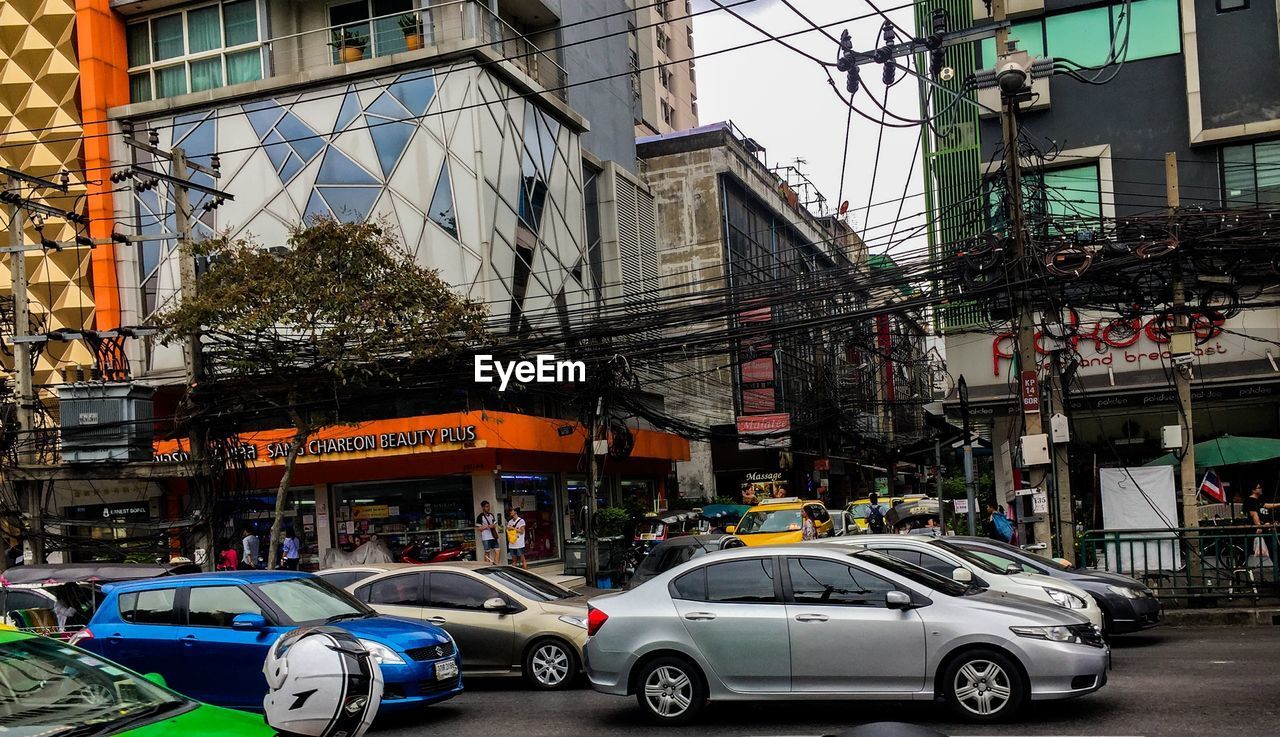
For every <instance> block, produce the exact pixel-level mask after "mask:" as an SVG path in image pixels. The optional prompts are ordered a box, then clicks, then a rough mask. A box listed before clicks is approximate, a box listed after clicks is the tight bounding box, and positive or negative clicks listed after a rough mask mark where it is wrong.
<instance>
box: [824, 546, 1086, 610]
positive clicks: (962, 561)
mask: <svg viewBox="0 0 1280 737" xmlns="http://www.w3.org/2000/svg"><path fill="white" fill-rule="evenodd" d="M813 542H815V543H820V544H832V543H834V544H837V545H848V546H852V547H859V548H868V549H871V550H876V551H879V552H881V553H884V554H885V555H891V556H893V557H894V558H897V559H899V560H901V561H904V562H906V563H910V564H912V565H917V566H920V567H921V568H924V569H927V570H930V571H933V572H934V573H937V574H940V575H943V576H946V577H947V578H951V579H954V580H956V581H961V582H966V583H967V582H969V581H972V582H973V583H975V584H977V585H979V586H983V587H985V588H988V589H991V590H992V591H1000V592H1003V593H1006V594H1015V595H1017V596H1025V597H1027V598H1028V599H1038V600H1040V601H1046V602H1050V603H1052V604H1057V605H1058V606H1060V607H1063V608H1065V609H1070V610H1072V611H1075V612H1078V613H1079V614H1081V615H1083V616H1085V617H1087V618H1088V620H1089V621H1090V622H1092V623H1093V624H1094V626H1096V627H1097V628H1098V631H1099V632H1101V631H1102V620H1103V617H1102V610H1101V609H1100V608H1099V607H1098V603H1097V602H1096V601H1094V600H1093V597H1092V596H1090V595H1089V594H1088V592H1086V591H1085V590H1084V589H1082V588H1080V587H1079V586H1076V585H1075V584H1073V583H1070V582H1067V581H1060V580H1057V579H1051V578H1048V577H1046V576H1028V575H1025V574H1012V573H1007V572H1005V571H1002V570H1000V569H999V568H997V567H996V566H994V565H992V564H991V563H989V562H988V561H986V560H983V559H982V558H979V557H978V556H976V555H974V554H973V553H970V552H969V551H967V550H965V549H964V548H961V547H959V546H956V545H952V544H951V543H949V542H947V541H946V540H945V539H941V538H928V537H924V536H920V535H857V536H852V537H837V538H825V539H822V540H814V541H813Z"/></svg>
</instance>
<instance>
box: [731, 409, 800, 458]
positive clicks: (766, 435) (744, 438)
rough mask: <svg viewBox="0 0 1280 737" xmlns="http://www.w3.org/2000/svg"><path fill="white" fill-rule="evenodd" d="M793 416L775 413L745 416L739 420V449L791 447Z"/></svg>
mask: <svg viewBox="0 0 1280 737" xmlns="http://www.w3.org/2000/svg"><path fill="white" fill-rule="evenodd" d="M790 430H791V415H789V414H787V413H786V412H775V413H772V414H767V415H743V416H741V417H739V418H738V449H739V450H756V449H759V448H790V447H791V438H790Z"/></svg>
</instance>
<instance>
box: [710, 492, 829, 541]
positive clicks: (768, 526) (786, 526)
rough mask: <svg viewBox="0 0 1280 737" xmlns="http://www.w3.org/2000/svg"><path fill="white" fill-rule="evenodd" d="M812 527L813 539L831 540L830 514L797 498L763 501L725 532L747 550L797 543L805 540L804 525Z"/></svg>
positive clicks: (815, 504) (811, 502)
mask: <svg viewBox="0 0 1280 737" xmlns="http://www.w3.org/2000/svg"><path fill="white" fill-rule="evenodd" d="M806 518H808V519H809V520H810V521H812V523H813V531H814V533H813V534H814V537H831V536H832V535H833V534H835V525H834V524H833V523H832V522H831V513H830V512H828V511H827V508H826V506H824V505H823V504H822V502H818V501H804V500H801V499H800V498H799V497H794V496H791V497H783V498H781V499H765V500H763V501H761V502H760V503H759V504H757V505H755V506H754V507H752V508H751V509H748V510H747V513H746V514H744V515H742V520H741V521H739V522H738V524H737V525H736V526H732V527H729V528H727V529H726V530H725V532H728V533H729V534H731V535H736V536H738V538H739V539H741V540H742V542H744V543H746V544H747V545H748V546H755V545H779V544H783V543H798V542H800V541H801V540H803V539H804V523H805V519H806Z"/></svg>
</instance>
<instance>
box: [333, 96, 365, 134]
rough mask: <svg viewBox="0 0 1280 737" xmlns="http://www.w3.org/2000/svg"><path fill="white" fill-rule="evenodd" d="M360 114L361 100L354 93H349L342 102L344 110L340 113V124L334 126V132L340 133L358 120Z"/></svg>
mask: <svg viewBox="0 0 1280 737" xmlns="http://www.w3.org/2000/svg"><path fill="white" fill-rule="evenodd" d="M359 114H360V98H359V97H357V96H356V93H354V92H348V93H347V94H346V95H345V96H344V97H343V100H342V109H341V110H339V111H338V122H337V123H336V124H335V125H334V126H333V132H334V133H338V132H340V131H342V130H344V129H346V127H347V126H348V125H350V124H351V121H353V120H355V119H356V116H358V115H359Z"/></svg>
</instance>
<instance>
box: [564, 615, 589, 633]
mask: <svg viewBox="0 0 1280 737" xmlns="http://www.w3.org/2000/svg"><path fill="white" fill-rule="evenodd" d="M558 619H559V620H560V621H561V622H564V623H565V624H571V625H573V626H574V627H581V628H582V629H584V630H585V629H586V628H587V618H586V617H579V616H577V615H573V614H562V615H560V617H558Z"/></svg>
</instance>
